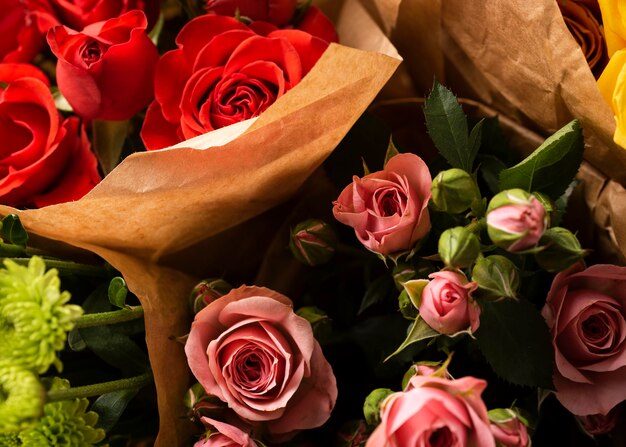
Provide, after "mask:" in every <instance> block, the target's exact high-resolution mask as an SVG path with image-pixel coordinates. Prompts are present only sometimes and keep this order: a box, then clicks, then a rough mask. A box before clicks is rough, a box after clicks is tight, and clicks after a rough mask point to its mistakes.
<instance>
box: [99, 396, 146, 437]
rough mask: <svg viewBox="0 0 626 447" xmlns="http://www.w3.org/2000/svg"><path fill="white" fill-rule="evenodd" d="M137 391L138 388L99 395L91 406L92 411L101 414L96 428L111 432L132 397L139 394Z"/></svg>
mask: <svg viewBox="0 0 626 447" xmlns="http://www.w3.org/2000/svg"><path fill="white" fill-rule="evenodd" d="M137 391H138V390H136V389H134V390H120V391H113V392H112V393H106V394H103V395H102V396H100V397H98V399H96V401H95V402H94V403H93V405H92V406H91V411H95V412H96V413H98V416H99V417H98V423H97V424H96V428H101V429H103V430H104V431H106V432H109V431H110V430H111V429H112V428H113V427H114V426H115V424H117V421H118V420H119V419H120V416H121V415H122V413H123V412H124V410H125V409H126V407H127V406H128V404H129V402H130V401H131V400H132V398H133V397H135V396H136V395H137Z"/></svg>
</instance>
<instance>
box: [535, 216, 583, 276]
mask: <svg viewBox="0 0 626 447" xmlns="http://www.w3.org/2000/svg"><path fill="white" fill-rule="evenodd" d="M539 243H540V245H541V246H542V248H543V249H542V250H541V251H539V252H537V253H535V260H536V261H537V264H539V266H541V268H542V269H544V270H547V271H548V272H560V271H563V270H565V269H567V268H568V267H570V266H571V265H573V264H575V263H576V262H578V261H580V260H581V259H583V257H585V255H586V254H587V250H583V249H582V247H581V246H580V242H579V241H578V238H577V237H576V236H575V235H574V234H573V233H572V232H571V231H569V230H567V229H565V228H561V227H553V228H550V229H549V230H547V231H546V232H545V233H544V234H543V237H542V238H541V240H540V242H539Z"/></svg>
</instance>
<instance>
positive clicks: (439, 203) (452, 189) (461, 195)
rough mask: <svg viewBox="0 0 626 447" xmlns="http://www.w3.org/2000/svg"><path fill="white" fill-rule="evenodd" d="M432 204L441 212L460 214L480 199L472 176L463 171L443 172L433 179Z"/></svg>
mask: <svg viewBox="0 0 626 447" xmlns="http://www.w3.org/2000/svg"><path fill="white" fill-rule="evenodd" d="M431 191H432V195H433V197H432V202H433V204H434V205H435V206H436V207H437V209H438V210H440V211H445V212H446V213H451V214H459V213H462V212H463V211H465V210H467V209H468V208H469V207H470V206H471V205H472V203H473V202H474V201H475V200H477V199H479V198H480V192H479V191H478V186H477V185H476V182H475V181H474V179H473V178H472V176H471V175H470V174H468V173H467V172H465V171H464V170H462V169H457V168H453V169H448V170H447V171H441V172H440V173H439V174H438V175H437V177H435V178H434V179H433V186H432V189H431Z"/></svg>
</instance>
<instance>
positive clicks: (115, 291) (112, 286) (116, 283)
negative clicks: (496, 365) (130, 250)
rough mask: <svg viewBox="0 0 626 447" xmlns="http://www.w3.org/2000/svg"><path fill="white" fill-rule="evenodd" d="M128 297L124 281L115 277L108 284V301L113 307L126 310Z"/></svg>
mask: <svg viewBox="0 0 626 447" xmlns="http://www.w3.org/2000/svg"><path fill="white" fill-rule="evenodd" d="M127 295H128V288H127V287H126V281H124V278H122V277H120V276H116V277H115V278H113V279H112V280H111V282H110V283H109V290H108V296H109V301H110V302H111V304H113V305H114V306H115V307H119V308H120V309H124V308H126V296H127Z"/></svg>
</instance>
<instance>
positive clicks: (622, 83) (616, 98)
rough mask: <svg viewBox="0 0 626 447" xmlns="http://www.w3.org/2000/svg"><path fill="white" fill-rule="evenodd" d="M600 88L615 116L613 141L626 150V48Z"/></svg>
mask: <svg viewBox="0 0 626 447" xmlns="http://www.w3.org/2000/svg"><path fill="white" fill-rule="evenodd" d="M625 7H626V6H625ZM625 17H626V15H625ZM598 88H599V89H600V93H602V96H603V97H604V100H605V101H606V102H607V104H610V105H611V107H612V108H613V114H614V115H615V122H616V124H617V128H616V129H615V134H614V135H613V141H615V143H617V144H618V145H620V146H621V147H623V148H624V149H626V48H624V49H622V50H619V51H617V52H616V53H615V54H614V55H613V56H612V57H611V59H610V60H609V63H608V64H607V66H606V68H605V69H604V71H603V72H602V75H601V76H600V78H599V79H598Z"/></svg>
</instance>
